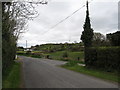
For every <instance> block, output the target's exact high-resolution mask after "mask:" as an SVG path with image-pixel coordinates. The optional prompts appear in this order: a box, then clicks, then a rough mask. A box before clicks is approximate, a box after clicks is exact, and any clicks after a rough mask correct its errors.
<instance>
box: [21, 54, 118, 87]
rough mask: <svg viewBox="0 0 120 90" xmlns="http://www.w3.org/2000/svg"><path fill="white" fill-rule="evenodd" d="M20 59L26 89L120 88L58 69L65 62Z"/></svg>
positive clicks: (29, 58) (28, 58)
mask: <svg viewBox="0 0 120 90" xmlns="http://www.w3.org/2000/svg"><path fill="white" fill-rule="evenodd" d="M19 57H20V61H21V62H22V63H23V64H22V69H23V78H24V84H25V85H24V86H25V88H118V85H115V84H113V83H110V82H106V81H103V80H101V79H97V78H94V77H91V76H88V75H84V74H80V73H77V72H74V71H70V70H67V69H64V68H61V67H58V66H57V65H61V64H64V63H66V62H63V61H56V60H48V59H37V58H31V57H25V56H19Z"/></svg>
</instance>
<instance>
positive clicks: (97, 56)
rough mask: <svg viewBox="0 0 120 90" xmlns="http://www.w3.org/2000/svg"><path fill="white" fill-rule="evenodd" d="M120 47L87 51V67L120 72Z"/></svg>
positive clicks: (93, 48)
mask: <svg viewBox="0 0 120 90" xmlns="http://www.w3.org/2000/svg"><path fill="white" fill-rule="evenodd" d="M118 53H120V47H97V48H95V47H92V48H89V49H87V58H88V61H87V66H88V67H93V68H101V69H104V70H106V71H113V70H116V71H118V70H120V66H119V64H118V62H119V58H120V56H119V54H118Z"/></svg>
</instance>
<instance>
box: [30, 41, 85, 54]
mask: <svg viewBox="0 0 120 90" xmlns="http://www.w3.org/2000/svg"><path fill="white" fill-rule="evenodd" d="M31 49H32V50H35V51H45V52H56V51H65V50H69V51H83V50H84V46H83V43H81V42H80V43H64V44H62V43H60V44H42V45H36V46H31Z"/></svg>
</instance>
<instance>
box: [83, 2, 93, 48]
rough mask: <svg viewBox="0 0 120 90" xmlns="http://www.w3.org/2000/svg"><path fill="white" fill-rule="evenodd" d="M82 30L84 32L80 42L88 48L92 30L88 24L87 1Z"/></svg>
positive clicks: (90, 42) (90, 43)
mask: <svg viewBox="0 0 120 90" xmlns="http://www.w3.org/2000/svg"><path fill="white" fill-rule="evenodd" d="M83 28H84V31H83V32H82V35H81V40H82V41H83V43H84V46H85V47H90V46H91V45H92V38H93V29H92V28H91V24H90V17H89V9H88V1H87V11H86V20H85V24H84V26H83Z"/></svg>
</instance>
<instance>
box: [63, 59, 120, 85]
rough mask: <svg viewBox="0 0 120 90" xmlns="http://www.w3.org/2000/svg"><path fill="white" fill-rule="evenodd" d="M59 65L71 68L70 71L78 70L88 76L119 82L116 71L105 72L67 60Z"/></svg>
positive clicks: (119, 78)
mask: <svg viewBox="0 0 120 90" xmlns="http://www.w3.org/2000/svg"><path fill="white" fill-rule="evenodd" d="M61 67H63V68H66V69H69V70H72V71H76V72H80V73H83V74H87V75H90V76H94V77H97V78H101V79H103V80H108V81H112V82H119V83H120V81H119V80H120V77H118V73H117V72H105V71H101V70H97V69H90V68H86V67H84V66H79V65H77V64H76V62H74V61H69V62H68V63H66V64H65V65H62V66H61Z"/></svg>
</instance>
